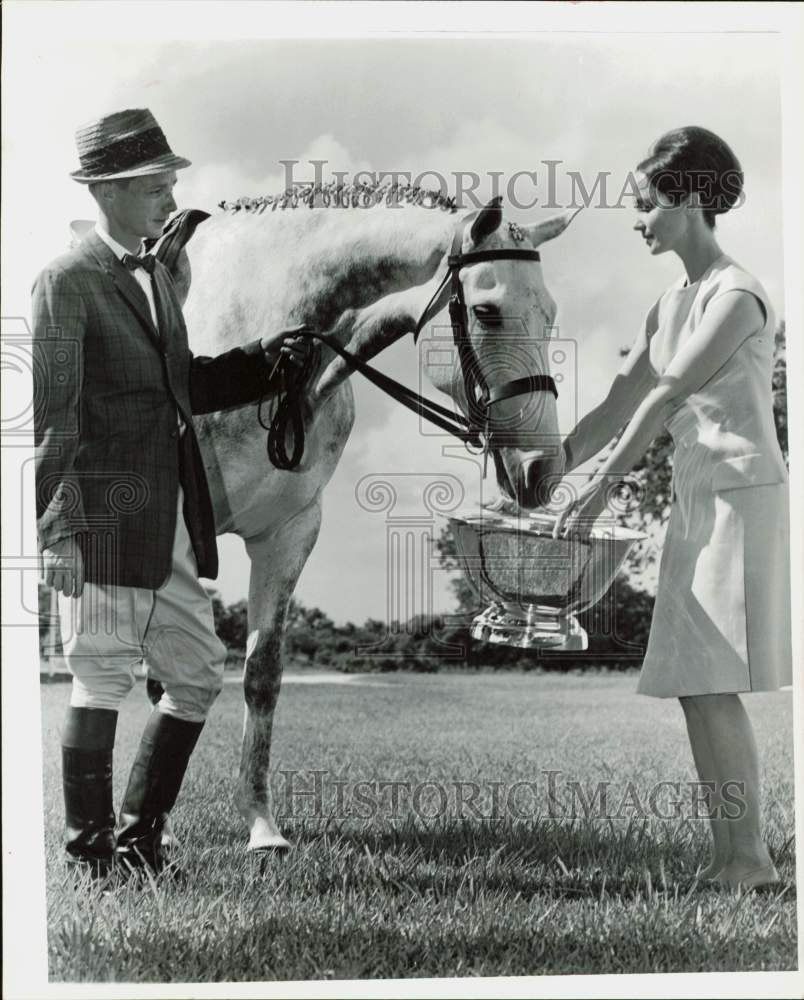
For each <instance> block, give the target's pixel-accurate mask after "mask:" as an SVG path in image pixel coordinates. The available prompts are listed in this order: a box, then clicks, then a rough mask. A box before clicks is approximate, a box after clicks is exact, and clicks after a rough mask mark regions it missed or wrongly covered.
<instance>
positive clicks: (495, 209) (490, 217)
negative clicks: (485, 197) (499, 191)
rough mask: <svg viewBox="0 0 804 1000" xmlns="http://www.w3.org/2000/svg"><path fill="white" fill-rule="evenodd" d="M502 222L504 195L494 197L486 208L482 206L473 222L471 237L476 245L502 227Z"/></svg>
mask: <svg viewBox="0 0 804 1000" xmlns="http://www.w3.org/2000/svg"><path fill="white" fill-rule="evenodd" d="M501 222H502V196H500V195H498V196H497V197H496V198H492V199H491V201H490V202H489V203H488V205H486V206H485V208H481V210H480V214H479V215H478V217H477V218H476V219H475V221H474V222H473V223H472V228H471V230H470V232H469V238H470V239H471V241H472V243H474V245H475V246H477V245H478V243H482V242H483V240H484V239H485V238H486V237H487V236H490V235H491V234H492V233H493V232H494V231H495V230H496V229H499V228H500V223H501Z"/></svg>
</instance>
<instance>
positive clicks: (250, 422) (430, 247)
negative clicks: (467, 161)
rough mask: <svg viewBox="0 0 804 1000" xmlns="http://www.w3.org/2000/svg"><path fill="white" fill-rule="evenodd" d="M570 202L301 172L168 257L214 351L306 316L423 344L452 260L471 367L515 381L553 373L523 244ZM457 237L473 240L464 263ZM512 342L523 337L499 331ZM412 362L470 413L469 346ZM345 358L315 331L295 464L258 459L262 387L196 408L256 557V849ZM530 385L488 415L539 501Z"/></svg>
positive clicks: (376, 338) (350, 413)
mask: <svg viewBox="0 0 804 1000" xmlns="http://www.w3.org/2000/svg"><path fill="white" fill-rule="evenodd" d="M569 218H570V217H569V216H557V217H554V218H550V219H546V220H544V221H542V222H540V223H535V224H532V225H518V224H516V223H513V222H508V223H506V224H503V212H502V207H501V199H494V200H493V201H492V202H490V203H489V204H487V205H486V206H485V207H483V208H481V209H479V210H475V211H474V212H472V213H469V215H464V214H462V213H461V212H459V210H458V208H457V206H456V205H455V203H454V202H453V201H452V200H451V199H449V198H446V197H444V196H442V195H440V194H438V193H433V192H427V191H423V190H422V189H419V188H411V187H404V186H397V185H393V186H390V187H389V186H380V185H374V186H369V185H359V186H354V185H338V186H334V185H320V184H319V185H317V186H315V187H313V186H307V187H304V186H298V185H297V186H294V187H293V188H291V189H288V191H286V192H284V193H283V194H282V195H281V196H276V197H273V196H265V197H260V198H241V199H239V200H237V201H235V202H225V201H224V202H221V203H220V205H219V210H218V211H216V212H214V213H213V214H212V215H211V216H210V217H209V218H207V219H206V220H205V221H204V222H203V224H202V225H200V226H199V227H198V229H197V231H196V233H195V235H194V236H193V238H192V240H190V242H189V243H187V244H186V246H184V247H183V248H182V249H181V250H180V252H178V254H177V255H176V256H175V259H174V261H173V262H172V264H171V265H170V266H171V271H172V273H173V277H174V281H175V285H176V289H177V291H178V294H179V298H180V301H182V305H183V310H184V314H185V317H186V321H187V327H188V335H189V339H190V348H191V350H192V351H193V353H194V354H205V355H215V354H218V353H220V352H222V351H224V350H227V349H229V348H231V347H234V346H237V345H239V344H243V343H245V342H248V341H249V340H253V339H254V338H256V337H258V336H260V335H262V334H263V333H264V332H265V331H266V330H273V329H282V328H286V327H288V326H292V325H298V324H301V323H304V324H307V325H308V326H309V327H311V328H313V329H314V330H321V331H324V330H325V331H328V334H329V337H330V338H332V340H333V341H335V342H337V344H338V345H340V346H341V347H343V348H345V349H346V350H348V351H349V352H350V354H351V355H352V356H355V357H357V358H359V359H361V360H362V361H368V360H369V359H371V358H373V357H374V356H376V355H377V354H379V353H380V352H381V351H382V350H383V349H384V348H385V347H387V346H388V345H390V344H391V343H393V342H395V341H396V340H398V339H399V338H401V337H403V336H404V335H406V334H409V333H411V332H414V331H417V330H418V329H421V330H422V332H423V336H422V340H421V341H420V343H421V344H425V343H426V342H427V339H428V331H429V333H430V335H432V331H434V330H436V329H438V328H440V329H442V330H443V329H444V328H445V326H450V325H451V322H452V319H453V318H454V315H451V316H448V315H447V309H448V307H449V302H448V299H449V293H450V285H449V283H445V282H444V280H443V279H444V277H445V275H447V274H448V273H451V275H452V280H453V286H452V292H453V294H454V293H455V289H456V287H457V286H456V282H457V283H458V284H459V286H460V287H459V288H458V292H459V298H461V299H462V305H463V306H464V309H465V317H466V321H467V324H468V325H467V331H466V336H467V338H468V341H469V343H470V345H471V351H472V355H473V364H474V365H475V367H476V368H477V371H476V372H475V373H474V376H473V377H474V384H476V383H477V382H478V381H482V380H483V379H485V382H486V384H487V385H489V386H490V388H491V389H492V390H493V389H494V387H495V386H496V385H499V384H501V383H503V382H506V380H508V381H509V382H510V380H511V379H514V380H518V379H523V378H524V379H525V382H523V383H518V384H519V385H520V388H521V387H522V386H527V387H528V388H529V389H532V388H533V386H534V385H536V386H541V385H542V383H541V382H539V381H538V379H539V378H547V377H548V376H549V371H548V364H547V362H546V360H545V358H546V350H545V346H546V343H547V340H546V338H547V337H549V330H547V328H549V327H551V326H552V325H553V321H554V318H555V313H556V305H555V302H554V301H553V299H552V298H551V296H550V294H549V292H548V291H547V288H546V287H545V284H544V280H543V276H542V270H541V266H540V264H539V263H538V261H537V258H538V253H535V252H533V251H534V250H535V248H536V247H538V246H540V245H541V244H542V243H544V242H545V241H547V240H549V239H552V238H554V237H556V236H558V235H559V234H560V233H561V232H562V231H563V230H564V228H565V227H566V225H567V223H568V221H569ZM456 234H457V236H456ZM456 250H457V251H458V253H460V254H463V255H464V257H466V255H470V257H469V258H467V259H466V260H463V259H462V266H461V267H460V271H459V270H458V268H457V267H456V266H455V261H456V258H455V257H454V254H455V251H456ZM487 251H492V253H490V254H489V253H486V252H487ZM522 251H525V253H524V254H523V253H522ZM450 253H452V254H453V257H452V258H450ZM471 254H475V255H476V257H475V258H471ZM519 257H522V258H523V259H521V260H520V259H518V258H519ZM450 260H452V268H451V271H450ZM453 305H454V302H453ZM511 338H513V340H512V339H511ZM511 342H515V343H516V345H517V349H516V350H506V349H502V350H501V349H500V345H501V344H503V343H511ZM434 353H435V352H432V351H431V352H427V351H423V352H422V357H424V358H426V357H428V356H429V355H433V354H434ZM442 353H443V352H442ZM422 367H423V370H424V374H425V375H426V376H427V377H428V379H429V380H430V382H431V384H432V385H433V386H435V388H436V389H438V390H440V391H442V392H444V393H446V394H447V395H449V396H450V397H451V399H452V400H453V406H456V407H457V408H458V411H459V412H461V413H463V414H464V415H466V414H469V413H470V411H471V408H472V400H471V399H470V398H469V395H470V391H469V388H468V387H469V385H470V382H469V381H468V380H467V375H466V372H465V371H464V370H462V364H460V363H455V364H451V365H444V364H435V363H430V362H428V361H424V362H422ZM351 373H352V367H351V366H350V364H349V362H348V361H347V360H344V358H343V357H341V356H339V355H338V354H337V353H335V352H334V351H333V350H332V349H330V348H329V347H327V346H323V347H321V348H320V352H319V356H318V359H317V364H316V365H315V368H314V371H313V372H312V374H311V377H310V378H309V380H308V381H307V383H306V386H305V389H304V392H303V399H302V401H301V402H302V404H303V410H304V430H305V443H304V451H303V456H302V459H301V461H300V462H299V464H298V465H297V466H296V467H295V468H292V469H283V468H276V467H273V466H271V465H270V464H269V463H268V461H267V458H266V450H265V434H264V431H263V430H262V428H261V426H260V423H259V422H258V419H257V407H256V404H248V405H245V406H241V407H236V408H233V409H229V410H226V411H223V412H219V413H211V414H206V415H203V416H197V417H194V418H193V420H194V425H195V430H196V433H197V436H198V441H199V445H200V448H201V453H202V456H203V460H204V464H205V467H206V474H207V478H208V481H209V486H210V492H211V495H212V500H213V507H214V515H215V523H216V532H217V534H224V533H227V532H234V533H235V534H237V535H239V536H240V537H241V538H242V539H243V540H244V542H245V547H246V551H247V553H248V556H249V559H250V564H251V565H250V580H249V591H248V623H249V624H248V628H249V633H248V641H247V649H246V658H245V664H244V672H243V690H244V696H245V722H244V729H243V740H242V752H241V761H240V773H239V778H238V781H237V789H236V794H235V801H236V805H237V807H238V809H239V811H240V814H241V815H242V817H243V819H244V820H245V822H246V824H247V826H248V830H249V840H248V850H249V851H271V850H284V849H287V848H288V847H289V846H290V845H289V842H288V840H287V839H286V838H285V836H284V835H283V833H282V832H281V830H280V828H279V826H278V825H277V821H276V819H275V816H274V811H273V807H272V802H271V792H270V783H269V765H270V752H271V734H272V726H273V720H274V715H275V711H276V707H277V700H278V696H279V691H280V684H281V679H282V664H281V655H280V653H281V646H282V636H283V630H284V624H285V617H286V613H287V609H288V605H289V602H290V599H291V597H292V595H293V592H294V589H295V587H296V583H297V580H298V578H299V574H300V573H301V571H302V568H303V567H304V564H305V562H306V560H307V558H308V556H309V554H310V552H311V550H312V549H313V546H314V545H315V542H316V539H317V536H318V532H319V526H320V523H321V512H322V494H323V491H324V488H325V486H326V484H327V482H328V481H329V479H330V477H331V476H332V473H333V471H334V469H335V467H336V465H337V463H338V461H339V459H340V457H341V454H342V453H343V450H344V447H345V445H346V442H347V439H348V438H349V434H350V431H351V428H352V424H353V420H354V397H353V392H352V388H351V386H350V382H349V376H350V374H351ZM534 373H535V374H536V376H537V378H536V380H535V381H534V379H533V376H534ZM528 379H530V381H528ZM524 391H525V390H524V388H523V389H522V392H520V393H518V394H517V395H515V396H509V397H507V398H506V397H505V394H503V397H504V398H501V399H499V400H498V401H497V402H496V403H495V404H494V413H493V419H494V422H495V426H497V425H499V426H501V427H502V426H503V425H505V427H506V434H505V435H504V437H502V438H501V439H500V444H499V446H497V447H494V448H493V450H492V455H493V459H494V469H495V472H496V477H497V483H498V486H499V489H500V491H501V494H502V495H504V496H506V497H512V498H515V499H516V501H517V502H519V503H520V504H521V505H522V506H535V505H536V498H537V496H538V491H539V488H540V484H542V483H543V482H544V481H545V480H548V479H550V477H559V476H560V474H561V472H562V471H563V454H562V451H561V449H560V448H558V447H556V446H555V442H556V441H557V440H558V438H557V435H558V424H557V414H556V405H555V398H554V395H553V394H552V393H550V392H548V391H546V390H545V389H543V388H541V389H537V391H536V392H535V393H533V395H532V396H530V397H529V399H530V400H532V401H535V402H536V403H537V404H538V405H535V406H533V405H531V406H524V407H523V401H522V398H521V395H522V393H523V392H524ZM486 430H488V427H487V428H486ZM548 440H552V442H553V445H552V447H550V446H549V445H547V444H546V443H545V442H546V441H548Z"/></svg>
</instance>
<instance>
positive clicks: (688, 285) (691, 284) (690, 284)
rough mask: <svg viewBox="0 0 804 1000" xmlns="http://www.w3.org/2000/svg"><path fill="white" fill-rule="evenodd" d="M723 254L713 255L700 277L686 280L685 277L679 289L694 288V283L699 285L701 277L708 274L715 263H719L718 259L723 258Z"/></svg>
mask: <svg viewBox="0 0 804 1000" xmlns="http://www.w3.org/2000/svg"><path fill="white" fill-rule="evenodd" d="M725 256H726V254H724V253H722V254H721V255H720V256H719V257H715V259H714V260H713V261H712V263H711V264H710V265H709V267H707V269H706V270H705V271H704V273H703V274H702V275H701V276H700V278H696V279H695V281H687V279H686V278H685V279H684V282H683V284H682V285H681V290H682V291H684V290H685V289H687V288H695V286H696V285H700V283H701V282H702V281H703V279H704V278H706V277H707V276H708V275H709V272H710V271H711V270H712V268H713V267H714V266H715V264H719V263H720V261H721V260H723V258H724V257H725Z"/></svg>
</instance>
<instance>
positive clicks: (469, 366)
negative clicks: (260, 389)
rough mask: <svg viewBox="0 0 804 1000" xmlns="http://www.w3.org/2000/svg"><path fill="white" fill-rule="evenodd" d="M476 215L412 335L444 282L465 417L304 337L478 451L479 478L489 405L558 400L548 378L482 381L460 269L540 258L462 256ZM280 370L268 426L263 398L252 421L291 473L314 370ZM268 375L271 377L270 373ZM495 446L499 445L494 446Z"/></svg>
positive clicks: (457, 239) (333, 344)
mask: <svg viewBox="0 0 804 1000" xmlns="http://www.w3.org/2000/svg"><path fill="white" fill-rule="evenodd" d="M476 215H477V213H476V212H475V213H472V214H470V215H468V216H466V218H464V219H463V220H462V221H461V224H460V225H459V226H458V228H457V229H456V231H455V234H454V236H453V239H452V247H451V249H450V253H449V255H448V257H447V272H446V274H445V275H444V278H443V280H442V281H441V282H440V284H439V286H438V288H437V289H436V290H435V293H434V294H433V296H432V297H431V299H430V301H429V302H428V303H427V305H426V306H425V308H424V311H423V312H422V314H421V316H420V317H419V321H418V322H417V323H416V328H415V330H414V333H413V342H414V343H416V341H417V340H418V338H419V334H420V333H421V331H422V329H423V327H424V325H425V323H426V322H427V320H428V318H429V313H430V310H431V309H432V307H433V305H434V303H435V302H436V301H437V300H438V298H439V297H440V296H441V293H442V292H443V290H444V288H445V287H446V286H447V284H449V286H450V299H449V316H450V321H451V324H452V336H453V341H454V343H455V347H456V349H457V351H458V360H459V362H460V366H461V375H462V378H463V384H464V391H465V393H466V405H467V408H468V411H469V415H468V417H465V416H464V415H463V414H462V413H455V412H454V411H452V410H449V409H447V408H446V407H444V406H441V405H440V404H438V403H435V402H433V401H432V400H430V399H426V398H425V397H424V396H421V395H419V393H417V392H415V391H414V390H413V389H409V388H408V387H407V386H405V385H402V383H400V382H397V381H396V379H393V378H391V377H390V376H389V375H385V374H383V373H382V372H380V371H377V369H376V368H372V366H371V365H368V364H367V363H366V362H365V361H362V360H361V359H360V358H358V357H356V356H355V355H354V354H352V353H351V352H350V351H347V350H346V349H345V348H343V347H341V345H340V344H339V343H338V342H337V341H336V340H335V339H334V338H333V337H331V336H329V335H328V334H325V333H318V332H314V331H309V332H307V333H305V334H304V336H307V337H310V338H312V339H314V340H317V341H319V342H320V343H323V344H325V345H326V346H327V347H329V348H330V349H331V350H332V351H334V352H335V354H337V355H339V356H340V357H341V358H342V359H343V360H344V361H346V363H347V364H348V365H349V366H350V367H351V368H353V369H355V370H356V371H358V372H360V373H361V374H362V375H364V376H365V377H366V378H367V379H369V381H370V382H372V383H373V384H374V385H376V386H377V387H378V388H380V389H382V390H383V391H384V392H386V393H387V394H388V395H389V396H391V397H392V398H393V399H395V400H396V401H397V402H399V403H401V404H402V405H403V406H406V407H408V409H410V410H413V412H414V413H416V414H418V415H419V416H420V417H424V418H425V419H426V420H429V421H430V422H431V423H433V424H435V425H436V426H437V427H440V428H441V429H442V430H445V431H447V432H448V433H450V434H452V435H454V436H455V437H457V438H459V439H460V440H461V441H463V443H464V444H465V445H467V446H469V445H472V446H473V447H475V448H478V449H480V450H482V452H483V459H484V469H483V474H484V475H485V473H486V468H485V466H486V463H487V461H488V455H489V452H490V451H492V450H494V447H495V446H494V445H493V444H492V440H493V437H494V432H493V431H492V430H491V407H492V406H493V404H494V403H497V402H500V401H501V400H503V399H511V398H512V397H514V396H523V395H530V394H532V393H534V392H551V393H552V394H553V396H554V397H555V398H558V390H557V389H556V384H555V382H554V381H553V379H552V378H551V376H549V375H526V376H524V377H523V378H517V379H512V380H511V381H509V382H504V383H503V384H502V385H499V386H494V387H490V386H489V385H488V383H487V382H486V380H485V378H484V376H483V373H482V371H481V369H480V364H479V361H478V358H477V354H476V353H475V349H474V347H473V346H472V342H471V340H470V338H469V322H468V312H467V309H466V300H465V299H464V296H463V286H462V284H461V279H460V272H461V269H462V268H464V267H469V266H471V265H472V264H481V263H484V262H486V261H493V260H517V261H534V262H536V263H538V262H539V261H540V260H541V255H540V254H539V251H538V250H525V249H522V250H518V249H516V248H515V247H508V248H500V249H498V250H471V251H469V252H468V253H463V252H462V247H463V235H464V231H465V229H466V226H467V225H468V224H469V222H471V221H472V220H473V219H474V218H475V216H476ZM277 367H279V376H280V380H281V388H280V392H279V399H278V402H277V408H276V411H275V413H274V414H273V417H272V419H271V423H270V424H266V423H264V421H263V419H262V402H263V401H262V400H260V405H259V407H258V409H257V419H258V420H259V423H260V426H261V427H262V428H263V429H264V430H267V431H268V441H267V449H268V456H269V458H270V460H271V462H272V464H273V465H275V466H276V467H277V468H279V469H286V470H290V469H295V468H296V467H297V466H298V465H299V463H300V462H301V460H302V456H303V454H304V422H303V417H302V413H301V405H300V399H301V395H302V393H303V391H304V385H305V383H306V382H307V380H308V379H309V378H310V376H311V374H312V370H313V368H314V367H315V366H314V364H313V360H312V356H311V357H310V358H309V359H308V364H306V365H305V366H304V368H303V369H302V370H301V371H300V372H296V373H295V374H291V373H290V372H289V371H288V368H287V366H279V363H277V366H275V368H274V371H276V369H277ZM274 371H272V372H271V376H270V377H269V381H270V379H271V378H272V377H273V375H274ZM289 437H290V439H291V441H292V451H291V452H290V453H288V449H287V442H288V438H289ZM497 447H499V445H498V446H497Z"/></svg>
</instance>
